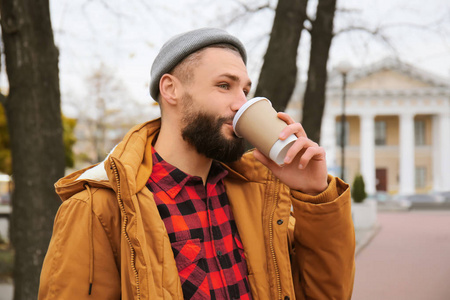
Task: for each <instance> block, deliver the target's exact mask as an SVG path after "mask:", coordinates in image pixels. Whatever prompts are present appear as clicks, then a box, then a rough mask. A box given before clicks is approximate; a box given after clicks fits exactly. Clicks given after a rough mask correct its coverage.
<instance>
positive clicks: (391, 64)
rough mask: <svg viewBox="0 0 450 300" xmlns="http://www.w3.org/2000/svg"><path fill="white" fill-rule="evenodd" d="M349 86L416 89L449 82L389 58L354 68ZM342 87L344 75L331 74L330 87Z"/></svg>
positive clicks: (444, 85) (358, 88)
mask: <svg viewBox="0 0 450 300" xmlns="http://www.w3.org/2000/svg"><path fill="white" fill-rule="evenodd" d="M347 84H348V85H347V88H348V89H355V90H375V89H376V90H415V89H430V88H431V89H433V88H443V87H448V85H449V84H448V82H447V80H446V79H444V78H440V77H438V76H436V75H434V74H431V73H429V72H427V71H424V70H421V69H419V68H417V67H413V66H411V65H409V64H407V63H404V62H402V61H400V60H398V59H393V58H387V59H384V60H382V61H380V62H378V63H375V64H372V65H370V66H367V67H363V68H358V69H354V70H352V71H351V72H349V74H348V76H347ZM341 87H342V75H341V74H339V73H338V72H337V71H336V70H333V71H332V72H331V74H330V78H329V82H328V88H331V89H337V88H341Z"/></svg>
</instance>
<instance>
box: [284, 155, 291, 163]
mask: <svg viewBox="0 0 450 300" xmlns="http://www.w3.org/2000/svg"><path fill="white" fill-rule="evenodd" d="M290 161H291V158H290V157H289V156H286V157H285V158H284V163H285V164H288V163H289V162H290Z"/></svg>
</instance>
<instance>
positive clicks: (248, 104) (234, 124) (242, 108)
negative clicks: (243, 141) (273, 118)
mask: <svg viewBox="0 0 450 300" xmlns="http://www.w3.org/2000/svg"><path fill="white" fill-rule="evenodd" d="M261 100H266V101H267V102H269V103H270V105H272V102H270V100H269V99H267V98H265V97H255V98H252V99H250V100H248V101H247V102H245V104H244V105H242V106H241V108H239V110H238V111H237V113H236V115H235V116H234V118H233V130H234V133H235V134H236V135H237V136H238V137H242V136H240V135H239V133H237V131H236V124H237V122H238V120H239V118H240V117H241V116H242V114H243V113H244V112H245V111H246V110H247V108H249V107H250V106H251V105H253V104H255V103H256V102H258V101H261Z"/></svg>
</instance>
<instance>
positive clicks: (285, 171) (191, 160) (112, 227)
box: [39, 28, 355, 300]
mask: <svg viewBox="0 0 450 300" xmlns="http://www.w3.org/2000/svg"><path fill="white" fill-rule="evenodd" d="M246 58H247V56H246V51H245V48H244V46H243V45H242V43H241V42H240V41H239V40H238V39H237V38H236V37H234V36H232V35H230V34H228V33H227V32H225V31H223V30H220V29H214V28H202V29H198V30H194V31H190V32H187V33H183V34H180V35H177V36H175V37H173V38H172V39H170V40H169V41H168V42H167V43H166V44H165V45H164V46H163V47H162V49H161V50H160V52H159V54H158V56H157V57H156V59H155V61H154V63H153V66H152V70H151V82H150V94H151V95H152V97H153V99H155V100H156V101H158V102H159V105H160V108H161V118H160V119H157V120H153V121H150V122H147V123H145V124H142V125H139V126H136V127H135V128H133V129H132V130H131V131H130V132H129V133H128V134H127V135H126V136H125V138H124V139H123V141H122V142H121V143H119V144H118V145H117V146H116V147H115V149H114V150H113V151H112V152H111V154H110V155H109V156H108V157H107V158H106V159H105V161H103V162H101V163H100V164H98V165H97V166H93V167H90V168H87V169H84V170H80V171H78V172H76V173H74V174H71V175H69V176H67V177H65V178H63V179H61V180H59V181H58V182H57V184H56V190H57V192H58V194H59V195H60V197H61V199H62V200H63V203H62V205H61V207H60V209H59V211H58V214H57V216H56V219H55V225H54V232H53V237H52V240H51V242H50V246H49V249H48V252H47V255H46V258H45V261H44V266H43V269H42V274H41V286H40V291H39V298H40V299H152V300H153V299H285V300H288V299H350V297H351V293H352V287H353V277H354V250H355V242H354V230H353V225H352V220H351V210H350V203H351V202H350V193H349V187H348V185H347V184H346V183H344V182H343V181H341V180H340V179H338V178H335V177H332V176H330V175H328V174H327V167H326V161H325V152H324V150H323V148H321V147H319V146H318V145H317V144H316V143H314V142H313V141H311V140H309V139H308V138H307V136H306V133H305V132H304V130H303V128H302V126H301V125H300V124H299V123H295V122H294V121H293V120H292V118H291V117H290V116H288V115H286V114H284V113H279V114H278V117H279V118H280V119H281V120H283V121H285V122H286V123H287V127H286V128H285V129H284V130H283V131H282V132H281V134H280V139H282V140H283V139H285V138H286V137H288V136H289V135H291V134H295V135H296V136H297V137H298V139H297V141H296V142H295V144H294V145H293V146H292V147H291V148H290V150H289V151H288V152H287V154H286V157H285V159H284V164H283V165H281V166H280V165H278V164H276V163H275V162H273V161H272V160H270V159H269V158H267V157H265V156H264V155H263V154H262V153H261V152H260V151H258V150H253V151H249V152H248V153H246V154H244V144H243V140H242V139H240V138H238V137H237V136H236V135H235V133H234V131H233V126H232V121H233V117H234V115H235V114H236V112H237V111H238V110H239V108H240V107H241V106H242V105H243V104H244V103H245V102H246V101H247V96H248V93H249V91H250V88H251V80H250V79H249V76H248V74H247V68H246Z"/></svg>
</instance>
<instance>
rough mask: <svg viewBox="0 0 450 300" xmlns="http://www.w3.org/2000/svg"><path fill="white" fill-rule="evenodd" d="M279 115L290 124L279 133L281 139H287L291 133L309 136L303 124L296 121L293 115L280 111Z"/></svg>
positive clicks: (298, 135)
mask: <svg viewBox="0 0 450 300" xmlns="http://www.w3.org/2000/svg"><path fill="white" fill-rule="evenodd" d="M277 116H278V118H279V119H280V120H283V121H284V122H286V124H288V126H287V127H286V128H284V129H283V131H281V133H280V135H279V138H280V140H285V139H286V138H287V137H288V136H290V135H291V134H295V135H296V136H297V137H307V135H306V132H305V129H303V126H302V124H300V123H296V122H295V121H294V120H293V119H292V117H291V116H289V115H288V114H286V113H283V112H279V113H278V114H277Z"/></svg>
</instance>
